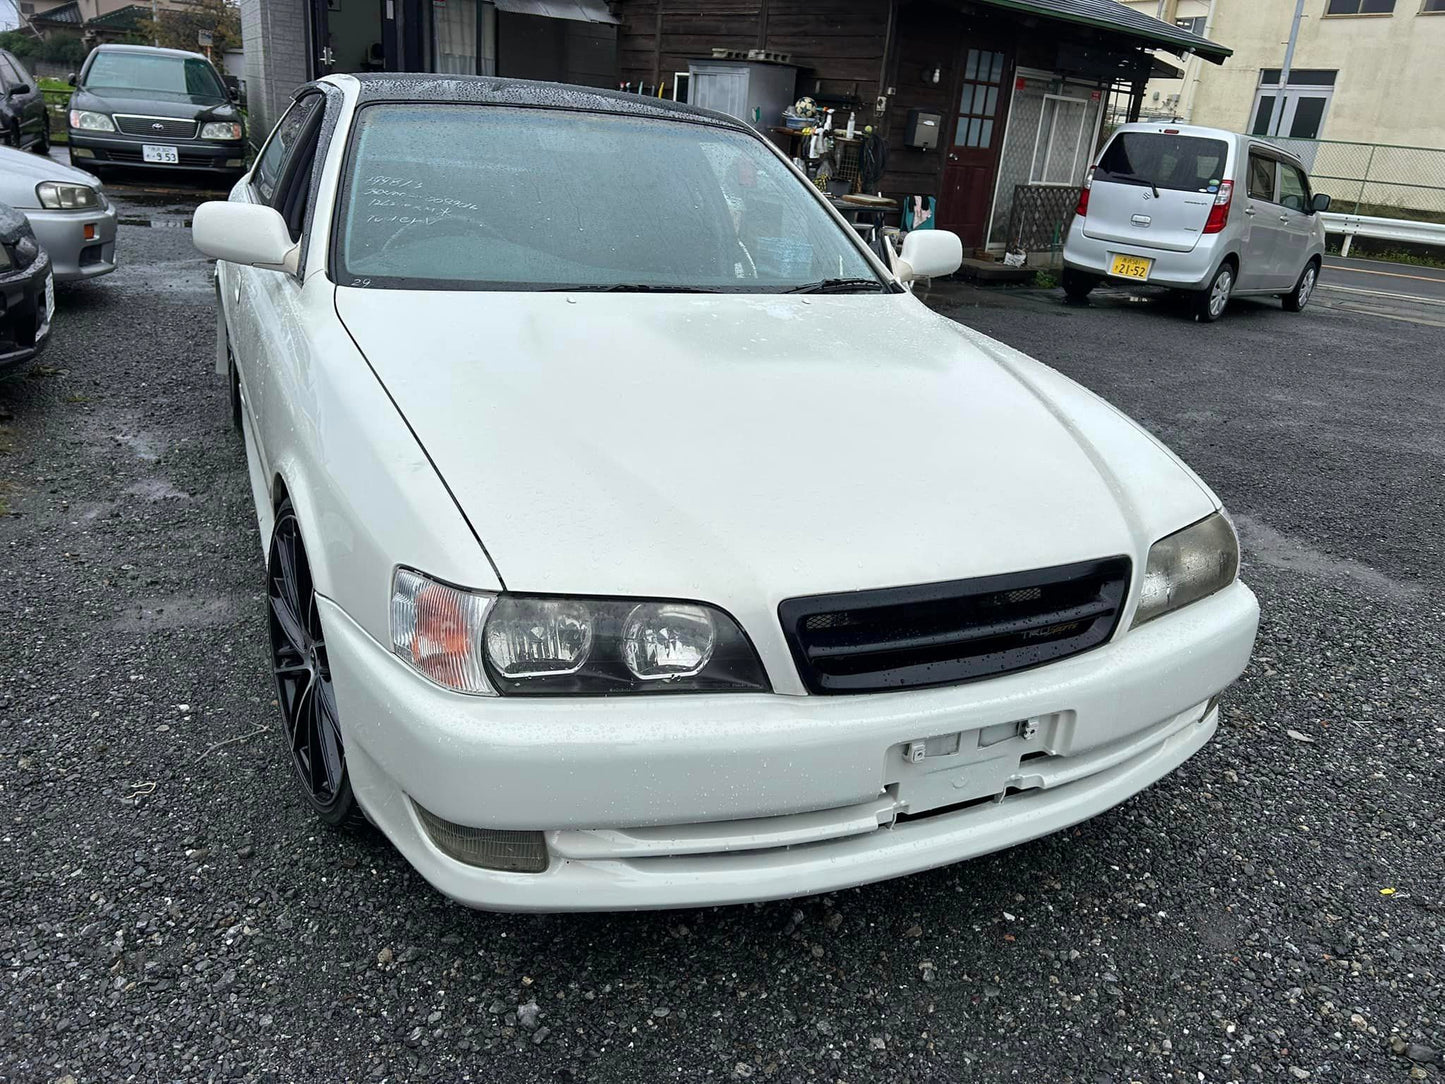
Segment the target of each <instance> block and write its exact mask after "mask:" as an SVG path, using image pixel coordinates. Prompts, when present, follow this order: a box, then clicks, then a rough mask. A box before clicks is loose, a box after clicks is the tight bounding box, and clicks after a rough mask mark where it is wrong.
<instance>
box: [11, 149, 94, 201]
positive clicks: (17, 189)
mask: <svg viewBox="0 0 1445 1084" xmlns="http://www.w3.org/2000/svg"><path fill="white" fill-rule="evenodd" d="M41 181H69V182H71V183H72V184H88V185H90V186H91V187H92V188H100V187H101V184H100V180H99V179H98V178H96V177H93V176H92V175H91V174H89V173H86V172H85V171H84V170H81V169H76V168H74V167H73V166H66V165H62V164H61V163H59V162H57V161H56V160H55V159H53V158H46V157H44V156H42V155H38V154H29V153H27V152H25V151H18V150H14V149H13V148H10V147H0V200H3V201H4V202H5V203H8V204H10V206H12V207H23V208H25V209H26V210H36V209H38V208H39V206H40V197H39V196H37V195H36V194H35V186H36V185H37V184H39V183H40V182H41Z"/></svg>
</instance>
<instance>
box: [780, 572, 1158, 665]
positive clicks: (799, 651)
mask: <svg viewBox="0 0 1445 1084" xmlns="http://www.w3.org/2000/svg"><path fill="white" fill-rule="evenodd" d="M1129 570H1130V564H1129V558H1127V557H1110V558H1106V559H1104V560H1099V561H1083V562H1080V563H1078V564H1071V565H1058V566H1055V567H1053V568H1040V569H1034V570H1032V571H1029V572H1017V573H1009V574H1007V575H1002V576H981V577H979V578H977V579H972V580H954V581H952V582H950V583H931V584H923V585H920V586H916V587H896V588H886V589H884V590H878V591H854V592H848V593H845V594H837V595H815V596H812V597H809V598H794V599H788V600H787V601H785V602H783V603H782V604H781V605H780V606H779V607H778V615H779V616H780V617H781V618H782V622H783V631H784V633H785V634H786V635H787V638H788V643H789V645H790V646H791V647H792V649H793V658H794V660H795V661H796V662H797V664H798V670H799V672H800V674H801V675H802V678H803V681H804V683H805V684H806V685H807V686H808V688H809V689H810V690H811V691H813V692H815V693H866V692H877V691H880V690H884V689H906V688H914V687H918V686H923V685H951V684H957V683H959V682H964V681H976V680H977V679H979V678H985V677H993V676H996V675H998V674H1008V673H1012V672H1014V671H1016V670H1026V669H1028V668H1029V667H1031V666H1039V665H1040V664H1042V663H1046V662H1053V661H1054V660H1056V659H1062V658H1064V657H1066V656H1068V655H1077V654H1078V653H1079V652H1081V651H1087V650H1089V649H1090V648H1092V647H1097V646H1098V645H1100V644H1102V643H1104V642H1105V641H1106V640H1108V639H1109V637H1110V636H1111V635H1113V632H1114V628H1115V626H1117V625H1118V623H1119V616H1120V614H1121V613H1122V611H1123V608H1124V598H1125V595H1126V594H1127V592H1128V589H1129Z"/></svg>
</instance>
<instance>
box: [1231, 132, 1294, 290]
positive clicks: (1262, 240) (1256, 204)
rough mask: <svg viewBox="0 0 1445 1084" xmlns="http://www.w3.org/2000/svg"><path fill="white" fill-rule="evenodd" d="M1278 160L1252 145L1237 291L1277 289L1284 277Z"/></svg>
mask: <svg viewBox="0 0 1445 1084" xmlns="http://www.w3.org/2000/svg"><path fill="white" fill-rule="evenodd" d="M1275 165H1276V163H1275V160H1274V159H1273V158H1270V157H1267V156H1266V155H1263V154H1261V153H1259V152H1258V151H1257V150H1255V149H1253V148H1251V149H1250V151H1249V158H1248V161H1247V162H1246V164H1245V201H1244V233H1243V236H1242V238H1241V240H1240V252H1239V286H1238V288H1237V292H1241V293H1242V292H1246V291H1249V290H1269V289H1273V288H1274V286H1275V284H1276V283H1277V281H1278V279H1279V277H1280V266H1281V255H1280V248H1281V246H1282V245H1283V243H1284V242H1283V234H1284V228H1283V222H1282V221H1281V208H1280V206H1279V204H1278V203H1276V202H1275V201H1276V199H1277V196H1276V187H1277V183H1278V182H1277V178H1276V170H1275Z"/></svg>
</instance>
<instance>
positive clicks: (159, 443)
mask: <svg viewBox="0 0 1445 1084" xmlns="http://www.w3.org/2000/svg"><path fill="white" fill-rule="evenodd" d="M111 439H112V440H114V441H115V442H116V443H118V444H124V445H125V446H126V447H127V448H129V449H130V450H131V451H132V452H134V453H135V454H136V456H137V457H138V458H140V459H144V460H145V461H146V462H147V463H154V462H155V461H156V460H157V459H159V458H160V457H161V453H162V452H164V451H165V450H166V445H165V442H164V441H163V440H161V438H160V437H158V436H156V435H155V434H154V433H115V434H113V435H112V437H111Z"/></svg>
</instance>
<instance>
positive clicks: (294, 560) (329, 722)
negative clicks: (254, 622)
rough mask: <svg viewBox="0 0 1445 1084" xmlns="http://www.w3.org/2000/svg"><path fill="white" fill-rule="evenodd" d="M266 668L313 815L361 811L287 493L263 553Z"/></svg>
mask: <svg viewBox="0 0 1445 1084" xmlns="http://www.w3.org/2000/svg"><path fill="white" fill-rule="evenodd" d="M266 603H267V609H268V611H269V613H268V618H269V621H268V624H269V626H270V630H271V637H270V639H271V670H272V674H273V675H274V677H275V680H276V704H277V707H278V708H279V709H280V711H281V733H282V736H283V737H284V738H285V739H286V746H287V750H288V753H289V755H290V758H291V766H292V768H293V770H294V774H295V777H296V781H297V783H298V785H299V786H300V788H301V793H302V796H303V797H304V798H305V800H306V804H307V805H309V806H310V807H311V811H312V812H313V813H315V814H316V816H317V818H319V819H320V820H321V821H323V822H325V823H326V824H329V825H331V826H333V827H342V826H350V825H353V824H360V823H362V822H363V820H364V817H363V816H362V813H361V808H360V806H358V805H357V804H356V797H355V795H354V794H353V793H352V790H351V775H350V773H349V772H348V771H347V770H346V748H345V746H344V744H343V743H342V739H341V718H340V715H339V713H338V711H337V707H336V692H335V689H334V687H333V686H332V683H331V670H330V666H329V664H328V661H327V655H326V641H325V637H324V636H323V635H322V629H321V612H320V609H319V608H318V606H317V602H316V589H315V585H314V583H313V581H312V579H311V565H310V563H309V562H308V561H307V560H306V546H305V543H304V542H303V541H302V539H301V524H300V522H299V521H298V520H297V518H296V510H295V508H293V507H292V505H291V500H290V498H289V497H288V498H286V499H285V500H283V501H282V502H281V506H280V507H279V508H277V509H276V524H275V526H274V527H273V528H272V531H271V544H270V546H269V547H268V550H267V557H266Z"/></svg>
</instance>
